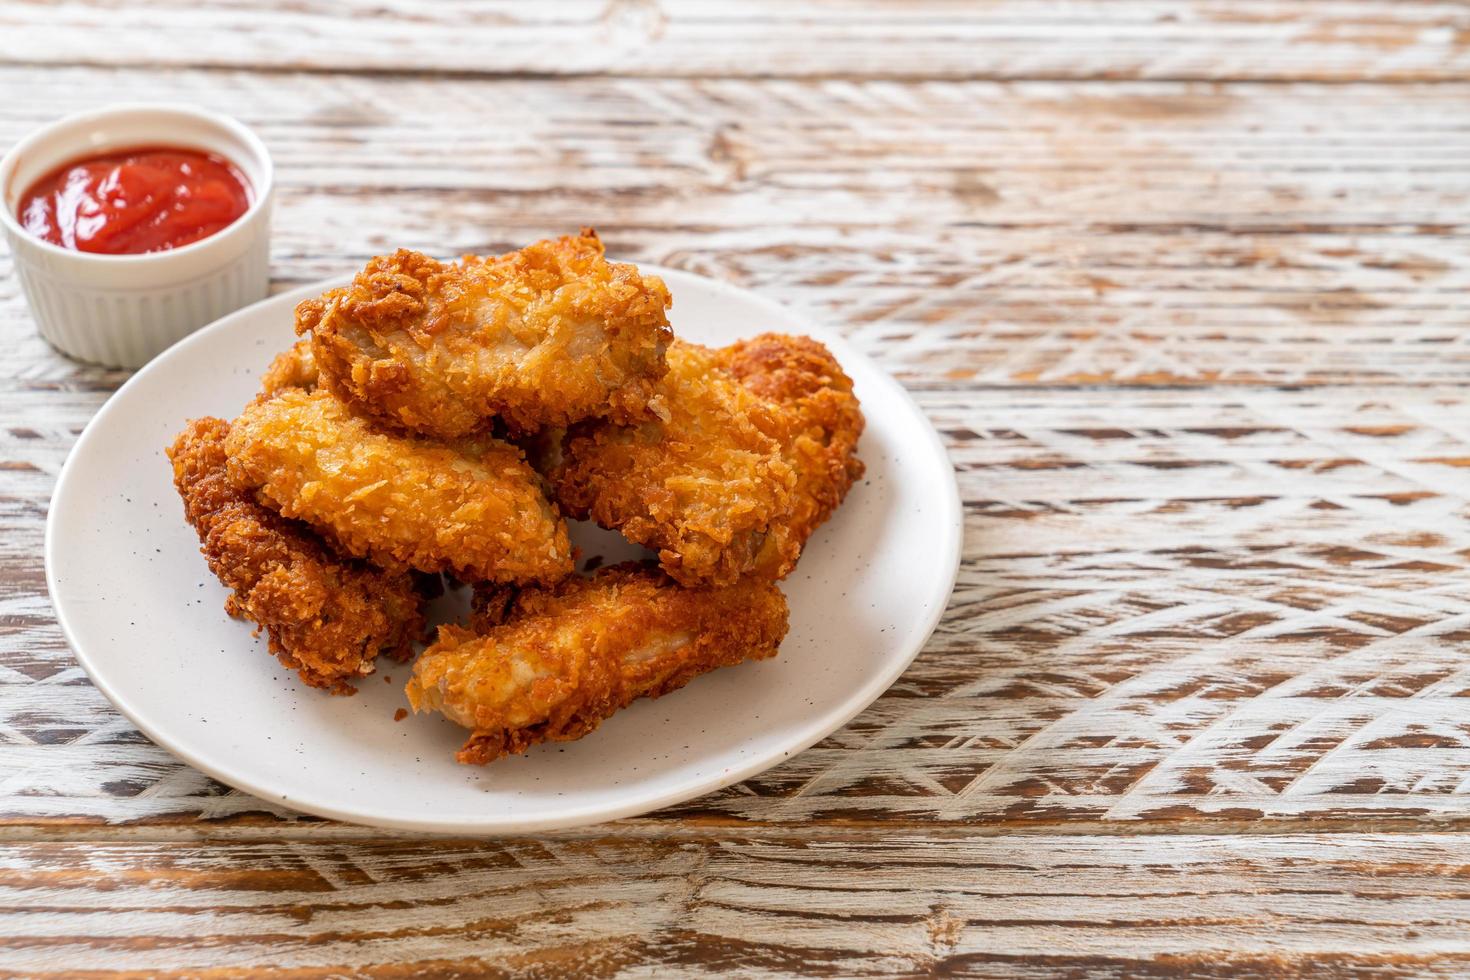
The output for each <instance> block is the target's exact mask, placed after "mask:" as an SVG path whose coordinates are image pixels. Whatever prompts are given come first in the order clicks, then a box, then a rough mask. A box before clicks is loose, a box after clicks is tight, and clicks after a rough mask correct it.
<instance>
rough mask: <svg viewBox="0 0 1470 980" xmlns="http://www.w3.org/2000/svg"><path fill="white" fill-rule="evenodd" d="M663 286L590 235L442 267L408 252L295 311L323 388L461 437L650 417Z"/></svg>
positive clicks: (663, 325) (661, 337)
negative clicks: (495, 425)
mask: <svg viewBox="0 0 1470 980" xmlns="http://www.w3.org/2000/svg"><path fill="white" fill-rule="evenodd" d="M670 302H671V300H670V298H669V292H668V289H667V287H665V286H664V284H663V281H662V280H660V279H658V278H657V277H655V276H643V275H640V274H639V272H638V270H637V269H636V268H635V267H633V266H631V265H624V264H618V263H609V262H608V261H607V260H606V259H605V258H604V257H603V248H602V243H601V242H600V241H599V240H598V239H597V235H596V233H595V232H593V231H592V230H591V229H584V230H583V232H582V234H581V235H579V236H567V237H564V238H557V239H549V240H547V241H542V242H537V243H535V244H533V245H529V246H527V247H526V248H523V249H520V250H519V251H515V252H509V253H507V254H505V255H500V256H493V257H488V258H480V257H476V256H465V257H464V258H463V259H462V260H461V261H460V262H458V263H453V264H451V263H444V262H439V261H437V260H435V259H432V258H430V257H429V256H427V255H422V254H420V253H418V252H412V251H409V250H407V249H399V250H398V251H397V252H395V253H393V254H392V255H385V256H378V257H376V258H374V259H373V260H372V261H371V262H369V263H368V265H367V267H366V268H365V269H363V271H362V272H360V273H358V275H357V276H356V277H355V278H354V279H353V281H352V284H351V285H350V286H348V287H346V288H345V289H335V290H332V291H331V292H328V293H327V294H326V295H324V296H323V297H322V298H321V299H319V300H308V301H306V302H304V303H302V304H300V305H299V306H298V307H297V310H296V331H297V333H306V332H308V331H309V332H310V333H311V342H312V350H313V353H314V354H315V357H316V360H317V363H318V365H319V368H320V371H321V374H322V380H323V382H324V383H325V384H326V385H327V386H328V387H330V388H331V389H332V391H333V392H335V393H336V394H337V395H338V397H340V398H342V399H343V400H344V401H347V402H349V403H351V404H352V405H353V406H354V407H355V408H356V409H358V410H359V411H362V412H365V413H368V414H372V415H374V416H376V417H378V418H381V419H384V420H387V421H390V422H392V423H393V424H395V425H397V426H401V427H404V428H407V429H410V430H412V431H416V432H421V433H424V434H427V435H432V436H437V437H440V438H455V437H458V436H463V435H466V434H468V433H471V432H475V431H478V430H480V429H483V428H485V427H486V426H487V425H488V424H489V421H490V419H491V418H492V417H498V418H500V419H501V420H502V421H503V422H504V424H505V425H506V426H507V427H508V428H509V429H510V430H511V431H514V432H530V431H534V430H536V429H538V428H541V427H543V426H552V425H567V424H569V423H571V422H575V421H579V420H581V419H586V418H592V417H597V416H603V415H611V416H614V417H619V418H626V417H629V416H630V415H631V414H633V413H636V412H637V411H639V410H640V409H641V408H642V407H643V405H644V403H645V402H646V401H647V399H648V396H649V394H650V392H651V391H652V385H653V382H654V381H655V380H656V379H657V378H658V377H659V375H661V374H662V373H663V369H664V364H663V358H664V349H665V347H666V346H667V345H668V342H669V339H670V337H671V336H672V335H671V333H670V331H669V326H668V318H667V316H666V315H665V310H667V308H668V306H669V304H670Z"/></svg>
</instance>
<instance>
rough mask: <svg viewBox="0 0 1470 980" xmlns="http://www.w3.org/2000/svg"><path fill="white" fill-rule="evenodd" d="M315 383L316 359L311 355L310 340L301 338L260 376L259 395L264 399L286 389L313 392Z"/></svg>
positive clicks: (273, 361)
mask: <svg viewBox="0 0 1470 980" xmlns="http://www.w3.org/2000/svg"><path fill="white" fill-rule="evenodd" d="M316 383H317V375H316V358H314V357H313V356H312V354H311V338H309V337H303V338H301V339H300V340H298V341H296V343H294V344H292V345H291V346H290V347H289V348H287V349H286V350H283V351H281V352H280V353H279V354H277V355H276V356H275V359H274V360H272V361H271V362H270V365H269V366H268V367H267V368H266V369H265V373H264V374H262V375H261V376H260V394H261V396H262V397H265V396H269V395H274V394H275V393H276V392H278V391H284V390H285V389H287V388H300V389H302V390H303V391H314V390H315V389H316Z"/></svg>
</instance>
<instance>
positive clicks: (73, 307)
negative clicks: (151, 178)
mask: <svg viewBox="0 0 1470 980" xmlns="http://www.w3.org/2000/svg"><path fill="white" fill-rule="evenodd" d="M157 144H166V145H178V146H187V147H192V148H197V149H199V150H202V151H204V152H208V153H218V154H220V155H222V156H224V157H226V158H227V159H229V160H231V161H233V162H234V163H235V164H236V166H238V167H239V168H240V169H241V171H242V172H243V173H244V175H245V178H246V180H247V181H248V182H249V184H250V188H251V190H252V191H253V192H254V200H253V201H252V202H251V205H250V207H249V209H248V210H246V212H245V214H243V215H242V216H241V217H240V219H239V220H238V221H235V222H234V223H233V224H231V225H228V226H226V227H224V228H221V229H220V230H219V231H217V232H216V233H214V234H213V235H210V236H208V237H206V238H202V239H200V240H199V241H197V242H192V243H190V244H188V245H185V246H183V247H181V248H177V249H171V250H168V251H162V252H150V253H147V254H144V255H99V254H95V253H91V252H80V251H73V250H70V249H65V248H61V247H59V246H56V245H52V244H50V243H48V242H44V241H41V240H40V239H38V238H35V237H32V235H31V234H30V232H28V231H26V230H25V228H24V227H23V225H22V223H21V221H20V220H19V218H18V215H19V208H20V204H21V195H22V193H23V192H24V190H25V188H27V187H28V186H30V185H31V183H32V182H33V181H35V180H37V179H38V178H39V177H40V176H41V175H43V174H45V173H47V172H49V171H50V170H52V169H53V168H55V167H58V166H61V165H63V164H65V163H67V162H69V161H72V160H75V159H77V158H78V157H79V156H83V155H88V154H93V153H97V152H99V151H102V150H107V149H114V148H118V147H128V146H152V145H157ZM274 172H275V168H274V166H273V165H272V164H271V158H270V151H268V150H267V149H266V147H265V144H264V143H262V142H261V141H260V138H259V137H258V136H256V135H255V134H254V133H252V132H251V131H250V130H249V129H248V128H246V127H245V126H244V125H242V124H241V123H240V122H239V121H238V120H235V119H231V118H230V117H229V116H224V115H221V114H219V113H217V112H211V111H209V110H208V109H202V108H200V107H198V106H190V105H181V104H163V103H129V104H123V105H113V106H104V107H102V108H100V109H92V110H88V111H85V112H79V113H75V114H73V115H70V116H67V117H65V118H63V119H58V120H56V121H55V122H53V123H49V124H47V125H45V126H42V127H40V128H39V129H37V130H35V131H34V132H32V133H31V134H30V135H29V136H26V137H25V138H23V139H22V140H21V141H20V142H19V143H16V144H15V145H14V146H12V147H11V148H10V149H9V150H8V151H7V152H6V153H5V155H4V156H3V157H0V228H3V229H4V232H5V239H6V241H7V242H9V244H10V254H11V256H12V257H13V258H14V260H15V272H16V276H17V277H18V278H19V279H20V281H21V286H22V288H23V289H24V290H25V294H26V300H27V301H28V302H29V303H30V307H31V314H32V315H33V316H34V317H35V320H36V326H37V327H38V328H40V332H41V336H42V337H44V338H45V339H46V340H47V341H49V342H50V343H51V345H52V346H53V347H55V348H56V349H57V350H59V351H61V352H62V353H63V354H66V355H68V356H70V357H74V358H76V359H77V360H80V361H90V362H92V363H93V364H102V365H106V366H108V367H120V368H138V367H142V366H143V365H144V364H146V363H147V362H148V361H149V360H151V359H152V358H153V357H154V356H155V355H157V354H159V353H161V352H162V351H163V350H164V348H166V347H169V346H170V345H172V344H173V343H174V342H176V341H178V340H179V339H181V338H183V337H184V336H186V335H187V334H190V333H192V332H194V331H195V330H198V329H199V328H200V327H202V326H204V325H205V324H207V323H211V322H213V321H214V320H218V319H219V318H220V317H222V316H224V315H225V314H227V313H232V312H234V311H235V310H238V309H240V308H241V307H243V306H248V305H250V304H251V303H254V302H256V301H257V300H260V299H264V298H265V295H266V293H267V292H269V289H270V223H271V207H272V204H273V203H274V195H275V192H274V184H273V180H274Z"/></svg>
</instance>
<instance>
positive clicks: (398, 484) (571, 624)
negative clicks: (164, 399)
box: [169, 230, 863, 763]
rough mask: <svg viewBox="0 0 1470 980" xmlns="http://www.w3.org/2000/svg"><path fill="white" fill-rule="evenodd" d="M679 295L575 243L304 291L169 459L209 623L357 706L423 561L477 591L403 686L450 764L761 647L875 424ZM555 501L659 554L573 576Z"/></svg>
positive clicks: (773, 346)
mask: <svg viewBox="0 0 1470 980" xmlns="http://www.w3.org/2000/svg"><path fill="white" fill-rule="evenodd" d="M670 303H671V298H670V296H669V291H668V289H667V287H666V286H665V285H664V283H663V282H662V281H661V280H660V279H658V278H657V277H654V276H646V275H642V274H641V273H639V271H638V270H637V269H636V268H635V267H633V266H631V265H626V264H620V263H611V262H608V261H607V260H606V259H605V257H604V256H603V247H602V243H601V242H600V241H598V239H597V237H596V235H595V233H593V232H592V231H590V230H584V231H583V232H582V233H581V234H580V235H578V236H574V237H573V236H569V237H565V238H561V239H555V240H550V241H544V242H538V243H536V244H534V245H530V246H528V247H526V248H524V249H521V250H520V251H517V252H511V253H509V254H507V255H501V256H495V257H476V256H466V257H464V258H463V259H461V260H460V261H459V262H457V263H443V262H439V261H436V260H434V259H431V258H429V257H428V256H425V255H421V254H419V253H416V252H410V251H406V250H400V251H398V252H396V253H395V254H393V255H391V256H382V257H378V258H375V259H373V260H372V261H371V262H370V263H368V266H367V268H365V269H364V270H363V271H362V272H361V273H359V274H358V275H357V276H356V277H355V278H354V279H353V281H352V283H351V285H349V286H347V287H345V288H343V289H336V290H332V291H330V292H328V293H327V294H326V295H324V296H322V297H321V298H320V299H317V300H308V301H307V302H304V303H302V304H301V305H300V306H299V307H298V308H297V311H296V330H297V333H298V334H301V335H302V339H301V340H300V341H298V342H297V344H296V345H295V346H294V347H292V348H291V349H290V350H288V351H285V352H283V353H282V354H281V355H279V356H278V357H277V358H276V359H275V361H274V362H272V364H271V365H270V367H269V368H268V369H267V370H266V373H265V376H264V378H263V384H262V389H261V392H260V394H259V395H258V396H257V397H256V398H255V400H254V401H253V402H251V403H250V404H249V405H247V406H246V407H245V409H244V411H243V412H242V413H241V415H240V416H239V417H238V418H237V419H235V420H234V421H233V422H224V421H222V420H220V419H213V418H204V419H196V420H194V421H192V422H190V423H189V425H188V426H187V427H186V428H185V430H184V431H183V432H182V433H181V434H180V435H179V436H178V438H177V439H176V440H175V442H174V444H173V446H172V447H170V449H169V458H170V459H171V460H172V461H173V467H174V482H175V485H176V486H177V487H178V490H179V493H180V495H181V496H182V497H183V499H184V508H185V515H186V517H187V519H188V520H189V522H190V524H192V525H193V526H194V528H195V530H196V531H197V532H198V533H199V538H200V541H201V542H202V543H203V549H202V550H203V552H204V555H205V557H206V559H207V560H208V562H209V565H210V568H211V569H212V570H213V571H214V572H215V573H216V575H218V576H219V578H220V581H221V582H222V583H224V584H225V585H226V586H227V587H229V588H230V589H231V590H232V591H233V594H232V596H231V598H230V599H229V600H228V602H227V603H226V610H227V611H228V612H229V613H230V614H231V615H236V616H243V617H245V618H248V619H251V620H253V621H254V622H255V623H256V624H257V625H258V626H259V627H260V628H262V629H264V630H265V631H266V633H267V635H268V639H269V643H270V647H271V650H272V652H274V653H275V654H276V655H277V656H278V657H279V658H280V659H281V661H282V662H283V663H285V664H287V665H288V666H291V667H293V668H295V669H297V670H298V672H299V673H300V676H301V679H302V680H303V681H304V682H305V683H307V684H309V685H312V686H314V687H321V688H325V689H327V690H330V691H332V692H333V693H351V692H352V689H353V688H352V681H353V680H354V679H356V678H359V677H361V676H363V675H365V674H368V673H371V672H372V670H373V663H374V660H375V659H376V657H377V656H378V655H379V654H381V653H388V654H390V655H392V656H394V657H395V658H398V659H407V658H408V657H409V656H411V655H412V644H413V642H414V640H416V639H418V638H420V636H421V634H422V632H423V622H424V612H423V603H424V600H425V597H426V595H428V594H429V593H430V592H432V591H433V590H434V588H435V587H436V586H437V585H438V582H437V576H438V573H440V572H447V573H449V574H450V575H452V576H453V577H454V579H456V580H458V581H460V582H464V583H468V584H471V585H473V586H474V587H475V601H474V614H473V615H472V616H471V618H470V622H469V624H468V626H467V627H461V626H452V625H451V626H444V627H441V628H440V630H439V635H438V638H437V640H436V641H435V642H433V643H431V644H430V645H429V647H428V648H427V649H426V650H425V651H424V652H423V653H422V654H421V655H420V656H419V659H418V661H417V663H416V664H415V665H414V673H413V678H412V680H411V681H410V682H409V685H408V689H407V693H408V697H409V700H410V702H411V703H412V705H413V707H414V708H415V710H437V711H441V712H443V713H444V714H445V715H446V716H447V717H449V718H451V719H453V720H454V721H456V722H458V723H459V724H461V725H463V726H464V727H466V728H468V729H470V731H471V735H470V738H469V741H468V742H467V743H466V745H465V748H464V749H463V750H462V751H461V752H460V755H459V758H460V760H461V761H463V762H475V763H484V762H489V761H492V760H494V759H496V758H498V757H500V756H502V755H505V754H508V753H516V752H523V751H525V749H526V748H527V747H528V746H530V745H533V744H536V743H538V742H542V741H547V740H567V739H575V738H580V737H581V736H583V735H585V734H587V733H588V732H590V731H592V730H593V729H594V728H596V727H597V726H598V724H600V723H601V722H602V721H603V720H605V719H606V718H607V717H609V716H610V715H612V714H613V713H614V712H616V711H617V710H619V709H620V708H622V707H624V706H626V705H627V704H628V703H629V702H631V701H632V700H634V699H636V698H640V697H658V696H659V695H661V694H665V693H667V692H669V691H672V690H676V689H677V688H679V687H682V686H683V685H684V684H686V683H688V682H689V681H690V680H692V679H693V678H694V677H696V676H698V675H699V674H701V673H704V672H706V671H709V670H713V669H714V668H716V667H720V666H725V665H730V664H735V663H740V662H742V661H744V660H752V659H762V658H765V657H770V656H774V655H775V653H776V649H777V647H778V646H779V645H780V642H781V639H782V638H783V637H784V635H785V633H786V621H787V610H786V603H785V599H784V598H783V597H782V595H781V592H780V590H779V589H778V588H777V586H776V584H775V582H776V580H778V579H780V578H783V577H784V576H785V575H786V574H788V573H789V572H790V571H791V569H792V568H793V567H794V566H795V564H796V561H797V559H798V557H799V556H800V554H801V549H802V546H803V545H804V544H805V542H806V540H807V538H808V537H810V535H811V533H812V531H813V530H814V529H815V528H816V527H817V526H818V525H819V524H821V523H822V522H823V521H825V520H826V519H827V518H828V517H830V516H831V514H832V512H833V510H834V509H835V508H836V507H837V506H838V505H839V504H840V503H841V501H842V499H843V497H844V496H845V494H846V493H847V490H848V488H849V487H851V485H852V483H853V481H854V480H856V479H857V478H858V477H859V476H860V475H861V474H862V469H863V467H862V463H861V462H860V461H859V460H858V459H857V456H856V448H857V441H858V436H859V435H860V434H861V432H862V428H863V418H862V414H861V412H860V411H859V409H858V403H857V399H856V398H855V397H854V396H853V394H852V383H851V381H850V380H849V379H848V378H847V376H846V375H845V374H844V373H843V372H842V369H841V367H840V366H839V365H838V364H837V362H836V361H835V360H834V359H833V358H832V356H831V354H829V353H828V352H827V350H826V349H825V348H824V347H822V345H820V344H818V343H816V342H815V341H813V340H811V339H809V338H806V337H789V336H782V335H777V334H766V335H762V336H760V337H757V338H755V339H754V340H749V341H744V342H741V343H738V344H734V345H732V346H730V347H726V348H722V349H718V350H711V349H708V348H704V347H700V346H698V345H696V344H691V343H687V342H684V341H681V340H676V339H674V337H673V334H672V332H671V331H670V329H669V324H668V319H667V316H666V311H667V309H668V307H669V305H670ZM508 440H514V442H512V441H508ZM528 451H529V452H530V454H531V459H529V460H528V458H527V456H526V453H527V452H528ZM566 517H572V518H576V519H587V518H591V519H593V520H595V521H597V522H598V523H599V524H601V525H602V526H604V527H608V528H615V529H617V530H619V531H621V532H622V533H623V534H624V535H625V536H626V537H627V538H628V539H629V540H631V541H633V542H636V543H638V544H641V545H644V546H645V547H647V548H649V549H651V550H652V551H654V552H655V553H656V555H657V566H655V565H654V564H653V563H651V562H649V563H644V564H642V565H639V564H637V563H633V564H629V565H622V566H617V567H614V568H610V569H603V570H601V571H600V572H598V573H597V574H595V575H593V576H590V577H584V576H579V575H577V574H576V573H575V571H574V565H573V557H574V556H573V552H572V548H571V546H570V544H569V542H568V538H567V527H566V520H565V518H566Z"/></svg>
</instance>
